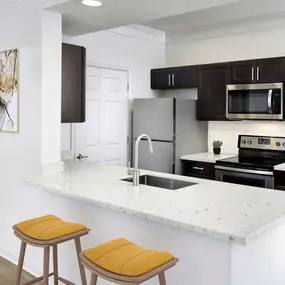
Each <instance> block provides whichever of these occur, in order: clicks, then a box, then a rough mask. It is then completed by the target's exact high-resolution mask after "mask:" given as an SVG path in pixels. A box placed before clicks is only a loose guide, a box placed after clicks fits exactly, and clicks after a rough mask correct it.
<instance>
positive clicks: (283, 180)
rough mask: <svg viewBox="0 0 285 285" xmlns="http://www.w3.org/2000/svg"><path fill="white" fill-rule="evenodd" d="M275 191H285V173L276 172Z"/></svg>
mask: <svg viewBox="0 0 285 285" xmlns="http://www.w3.org/2000/svg"><path fill="white" fill-rule="evenodd" d="M274 182H275V189H277V190H282V191H285V171H274Z"/></svg>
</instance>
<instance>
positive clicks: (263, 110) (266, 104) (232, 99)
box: [226, 83, 284, 120]
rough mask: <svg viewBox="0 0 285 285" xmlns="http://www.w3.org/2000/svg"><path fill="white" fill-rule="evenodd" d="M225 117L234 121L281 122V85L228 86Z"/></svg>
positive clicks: (282, 110)
mask: <svg viewBox="0 0 285 285" xmlns="http://www.w3.org/2000/svg"><path fill="white" fill-rule="evenodd" d="M226 99H227V100H226V101H227V102H226V117H227V119H235V120H248V119H250V120H252V119H253V120H283V119H284V115H283V112H284V105H283V103H284V102H283V83H268V84H249V85H228V86H227V98H226Z"/></svg>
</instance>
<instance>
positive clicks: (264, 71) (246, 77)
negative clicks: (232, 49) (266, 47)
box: [230, 57, 285, 84]
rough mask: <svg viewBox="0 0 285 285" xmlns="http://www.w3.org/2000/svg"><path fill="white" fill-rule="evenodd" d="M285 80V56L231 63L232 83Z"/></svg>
mask: <svg viewBox="0 0 285 285" xmlns="http://www.w3.org/2000/svg"><path fill="white" fill-rule="evenodd" d="M284 81H285V58H284V57H277V58H265V59H257V60H245V61H237V62H232V63H231V71H230V83H231V84H250V83H275V82H276V83H277V82H284Z"/></svg>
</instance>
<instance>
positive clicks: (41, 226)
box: [13, 215, 90, 285]
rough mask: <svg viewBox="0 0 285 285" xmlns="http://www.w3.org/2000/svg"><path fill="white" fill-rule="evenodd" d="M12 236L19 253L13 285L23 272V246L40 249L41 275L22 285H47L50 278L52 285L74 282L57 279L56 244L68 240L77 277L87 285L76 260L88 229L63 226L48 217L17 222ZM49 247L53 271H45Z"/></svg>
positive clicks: (61, 222)
mask: <svg viewBox="0 0 285 285" xmlns="http://www.w3.org/2000/svg"><path fill="white" fill-rule="evenodd" d="M13 230H14V234H15V235H16V236H17V237H18V238H19V239H20V240H21V250H20V255H19V262H18V269H17V281H16V285H20V284H21V275H22V270H23V264H24V258H25V252H26V246H27V244H28V245H32V246H36V247H42V248H44V262H43V276H41V277H39V278H35V279H34V280H32V281H30V282H27V283H25V284H24V285H31V284H34V283H37V282H39V281H43V283H42V284H44V285H48V280H49V277H51V276H54V285H58V282H59V281H61V282H63V283H65V284H67V285H75V284H74V283H72V282H70V281H68V280H66V279H64V278H62V277H59V276H58V248H57V245H58V244H60V243H63V242H67V241H70V240H74V241H75V247H76V251H77V258H78V265H79V270H80V274H81V281H82V285H87V282H86V275H85V270H84V267H83V266H82V264H81V262H80V258H79V254H80V252H81V242H80V238H81V237H82V236H84V235H87V234H88V233H89V231H90V230H89V229H88V228H86V226H84V225H81V224H72V223H67V222H65V221H63V220H61V219H59V218H58V217H56V216H53V215H49V216H43V217H39V218H36V219H32V220H28V221H24V222H21V223H19V224H17V225H15V226H13ZM51 247H52V248H53V266H54V268H53V272H52V273H50V272H49V261H50V248H51Z"/></svg>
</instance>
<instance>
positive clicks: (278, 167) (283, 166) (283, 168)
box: [274, 163, 285, 171]
mask: <svg viewBox="0 0 285 285" xmlns="http://www.w3.org/2000/svg"><path fill="white" fill-rule="evenodd" d="M274 170H279V171H285V163H282V164H278V165H275V166H274Z"/></svg>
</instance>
